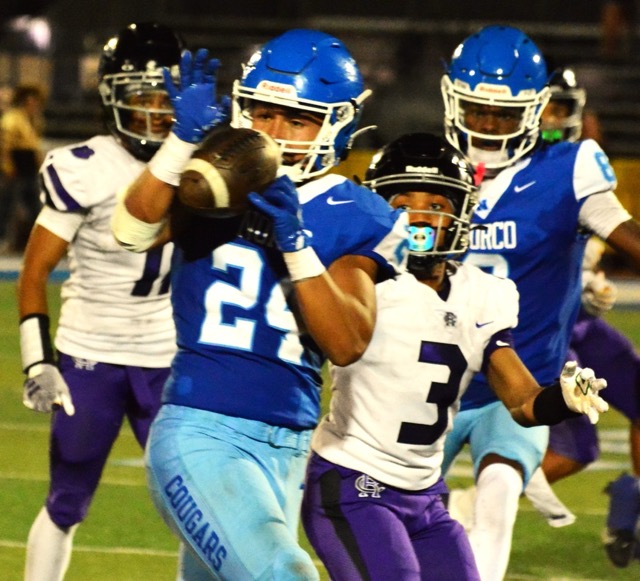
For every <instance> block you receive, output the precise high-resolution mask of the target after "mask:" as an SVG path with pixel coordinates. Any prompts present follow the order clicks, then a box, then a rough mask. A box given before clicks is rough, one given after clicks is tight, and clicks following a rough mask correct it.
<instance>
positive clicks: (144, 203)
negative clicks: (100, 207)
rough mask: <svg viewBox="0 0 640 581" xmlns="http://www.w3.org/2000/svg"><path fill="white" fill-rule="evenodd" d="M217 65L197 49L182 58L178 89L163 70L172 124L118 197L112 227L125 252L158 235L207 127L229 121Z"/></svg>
mask: <svg viewBox="0 0 640 581" xmlns="http://www.w3.org/2000/svg"><path fill="white" fill-rule="evenodd" d="M218 67H219V61H218V60H217V59H209V53H208V51H207V50H205V49H200V50H198V51H197V52H196V53H195V55H192V54H191V53H190V52H189V51H185V52H184V54H183V55H182V59H181V61H180V86H179V87H176V86H175V85H174V84H173V82H172V80H171V77H170V75H169V73H168V72H165V80H166V84H167V87H168V89H169V96H170V99H171V104H172V105H173V108H174V116H175V121H174V124H173V128H172V130H171V133H170V135H169V137H168V138H167V139H166V140H165V142H164V143H163V145H162V147H161V148H160V149H159V150H158V152H157V153H156V154H155V155H154V156H153V158H152V159H151V161H150V162H149V164H148V166H147V167H146V168H145V170H144V171H143V172H142V174H141V175H140V176H139V177H138V178H137V179H136V180H135V181H134V182H133V183H132V184H131V185H130V186H129V188H128V189H127V191H126V192H125V193H124V194H123V195H121V196H120V200H119V202H118V205H117V207H116V210H115V212H114V216H113V221H112V229H113V234H114V236H115V237H116V240H117V241H118V242H119V244H121V245H122V246H123V247H124V248H126V249H128V250H131V251H133V252H143V251H145V250H147V249H148V248H150V247H151V246H152V245H153V244H155V243H156V242H157V240H158V237H159V236H162V233H163V228H164V226H165V222H166V218H167V215H168V213H169V209H170V207H171V203H172V202H173V197H174V193H175V187H176V186H177V185H178V183H179V181H180V175H181V174H182V172H183V170H184V168H185V166H186V165H187V163H188V162H189V159H190V158H191V155H192V153H193V152H194V151H195V149H196V147H197V145H198V143H200V142H201V141H202V139H203V138H204V136H205V134H206V132H207V131H208V130H209V129H211V128H212V127H214V126H216V125H220V124H221V123H223V122H224V121H225V120H226V119H227V116H228V109H229V100H228V99H227V98H223V99H221V100H220V101H217V97H216V73H217V70H218Z"/></svg>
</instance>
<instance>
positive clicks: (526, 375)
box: [487, 348, 609, 426]
mask: <svg viewBox="0 0 640 581" xmlns="http://www.w3.org/2000/svg"><path fill="white" fill-rule="evenodd" d="M487 378H488V379H489V383H490V384H491V386H492V387H493V389H494V391H495V392H496V394H497V395H498V397H499V398H500V399H501V400H502V402H503V403H504V404H505V405H506V406H507V408H509V410H510V412H511V416H512V417H513V419H514V420H515V421H516V422H518V423H519V424H521V425H523V426H535V425H554V424H557V423H559V422H561V421H562V420H566V419H568V418H572V417H576V416H578V415H580V414H584V415H586V416H588V417H589V421H590V422H591V423H592V424H595V423H597V422H598V419H599V416H600V414H601V413H604V412H606V411H607V410H608V409H609V406H608V404H607V403H606V402H605V401H604V400H603V399H602V398H601V397H600V396H599V395H598V392H599V391H600V390H601V389H604V388H605V387H606V386H607V382H606V380H604V379H601V378H597V377H595V374H594V373H593V370H591V369H589V368H585V369H581V368H579V367H578V366H577V364H576V362H575V361H570V362H567V363H566V364H565V366H564V368H563V370H562V374H561V375H560V378H559V379H558V381H556V382H555V383H553V384H552V385H550V386H547V387H541V386H540V385H538V383H537V382H536V380H535V379H534V377H533V376H532V375H531V373H530V372H529V370H528V369H527V368H526V367H525V366H524V364H523V363H522V361H521V360H520V358H519V357H518V355H517V354H516V352H515V351H514V350H513V349H510V348H502V349H497V350H496V351H494V352H493V353H492V355H491V357H490V359H489V366H488V370H487Z"/></svg>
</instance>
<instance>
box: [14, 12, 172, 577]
mask: <svg viewBox="0 0 640 581" xmlns="http://www.w3.org/2000/svg"><path fill="white" fill-rule="evenodd" d="M182 47H183V43H182V40H181V39H180V38H179V37H178V36H177V35H176V34H175V33H174V32H173V31H172V30H171V29H170V28H168V27H166V26H162V25H160V24H155V23H148V22H144V23H133V24H130V25H129V26H127V27H125V28H123V29H122V30H120V31H119V32H118V33H117V34H116V35H115V36H114V37H112V38H111V39H109V40H108V41H107V43H106V44H105V47H104V49H103V52H102V55H101V58H100V66H99V89H100V94H101V96H102V98H103V106H104V112H105V117H106V124H107V127H108V129H109V133H110V134H108V135H97V136H94V137H92V138H91V139H88V140H87V141H84V142H82V143H75V144H72V145H69V146H64V147H58V148H55V149H53V150H51V151H50V152H49V153H48V154H47V156H46V159H45V160H44V163H43V165H42V167H41V169H40V183H41V195H42V199H43V202H44V206H43V208H42V210H41V211H40V214H39V215H38V218H37V220H36V223H35V225H34V227H33V229H32V231H31V234H30V236H29V241H28V243H27V247H26V251H25V255H24V261H23V265H22V270H21V272H20V277H19V280H18V308H19V312H20V348H21V355H22V367H23V369H24V372H25V374H26V375H27V379H26V381H25V385H24V393H23V402H24V404H25V405H26V406H27V407H28V408H31V409H34V410H36V411H39V412H53V413H52V418H51V435H50V447H49V464H50V483H49V490H48V494H47V498H46V502H45V505H44V506H43V507H42V509H41V510H40V512H39V514H38V516H37V517H36V519H35V521H34V523H33V525H32V526H31V530H30V532H29V538H28V541H27V555H26V567H25V577H24V578H25V580H26V581H59V580H60V579H62V578H63V577H64V575H65V572H66V570H67V567H68V565H69V562H70V559H71V552H72V544H73V538H74V534H75V532H76V530H77V528H78V526H79V524H80V523H81V522H82V521H83V520H84V519H85V517H86V516H87V512H88V510H89V507H90V505H91V502H92V500H93V497H94V494H95V492H96V489H97V487H98V484H99V482H100V477H101V475H102V471H103V469H104V466H105V464H106V462H107V458H108V457H109V453H110V451H111V448H112V446H113V443H114V442H115V440H116V438H117V437H118V434H119V433H120V428H121V427H122V423H123V421H124V420H125V418H126V419H127V420H128V421H129V423H130V424H131V428H132V430H133V433H134V435H135V437H136V439H137V441H138V443H139V444H140V446H141V447H144V446H145V443H146V441H147V436H148V433H149V428H150V426H151V420H152V419H153V417H154V416H155V414H156V413H157V411H158V409H159V408H160V396H161V393H162V388H163V386H164V383H165V381H166V379H167V377H168V376H169V366H170V364H171V359H172V357H173V355H174V353H175V350H176V347H175V327H174V325H173V322H172V320H171V301H170V299H169V268H170V264H171V250H172V247H171V245H166V246H164V247H162V248H156V249H153V250H151V251H150V252H147V253H143V254H139V255H135V254H132V253H130V252H127V251H125V250H124V249H122V248H121V247H120V246H118V244H116V243H115V241H114V239H113V236H112V234H111V217H112V214H113V209H114V207H115V205H116V194H117V193H118V192H119V191H120V190H121V189H122V188H125V187H126V186H127V185H128V184H129V183H130V182H131V180H133V179H135V178H136V177H137V176H138V175H139V174H140V173H141V172H142V170H143V169H144V168H145V164H146V162H147V161H148V160H149V159H150V158H151V157H152V156H153V154H154V153H155V152H156V151H157V150H158V148H159V147H160V145H161V144H162V142H163V140H164V139H165V138H166V137H167V135H168V134H169V131H170V129H171V126H172V124H173V108H172V106H171V102H170V100H169V94H168V92H167V90H166V88H165V85H164V75H163V67H170V68H172V69H173V72H174V74H175V75H176V76H177V72H178V71H177V69H178V64H179V62H180V56H181V51H182ZM65 256H66V257H67V258H68V260H69V270H70V273H69V278H68V279H67V280H66V281H65V282H64V283H63V285H62V307H61V311H60V318H59V321H58V325H57V331H56V336H55V347H56V349H57V356H56V353H55V350H54V348H53V345H52V342H51V338H50V334H49V308H48V304H47V281H48V280H49V275H50V273H51V272H52V271H53V269H54V268H55V267H56V265H57V264H58V263H59V262H60V261H61V260H62V259H63V258H65Z"/></svg>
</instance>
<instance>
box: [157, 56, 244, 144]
mask: <svg viewBox="0 0 640 581" xmlns="http://www.w3.org/2000/svg"><path fill="white" fill-rule="evenodd" d="M219 67H220V61H219V60H218V59H213V58H212V59H210V58H209V51H207V49H204V48H201V49H199V50H198V51H197V52H196V53H195V55H193V54H192V53H191V52H190V51H188V50H186V51H184V53H183V55H182V58H181V59H180V84H179V86H176V85H175V84H174V81H173V79H172V77H171V72H170V71H169V69H167V68H165V69H164V71H163V72H164V79H165V86H166V88H167V92H168V93H169V98H170V99H171V104H172V105H173V109H174V117H175V121H174V124H173V128H172V131H173V133H175V134H176V135H177V136H178V137H179V138H180V139H181V140H182V141H186V142H188V143H200V141H202V139H203V138H204V136H205V134H206V133H207V132H208V131H209V130H210V129H211V128H212V127H215V126H216V125H220V124H222V123H224V122H225V121H226V120H227V119H228V118H229V109H230V105H231V99H230V98H229V97H227V96H225V97H222V98H221V99H220V101H218V100H217V96H216V85H217V76H218V68H219Z"/></svg>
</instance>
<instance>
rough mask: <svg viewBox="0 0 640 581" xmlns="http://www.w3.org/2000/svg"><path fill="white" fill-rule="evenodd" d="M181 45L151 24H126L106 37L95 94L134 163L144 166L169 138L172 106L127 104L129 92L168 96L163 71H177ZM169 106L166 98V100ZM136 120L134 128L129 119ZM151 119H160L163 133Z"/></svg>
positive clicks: (170, 33)
mask: <svg viewBox="0 0 640 581" xmlns="http://www.w3.org/2000/svg"><path fill="white" fill-rule="evenodd" d="M183 49H184V43H183V42H182V40H181V39H180V37H179V36H177V35H176V34H175V33H174V32H173V31H172V30H171V29H170V28H168V27H166V26H163V25H161V24H156V23H152V22H140V23H133V24H129V25H128V26H127V27H125V28H123V29H122V30H120V31H119V32H118V33H117V34H116V35H115V36H114V37H112V38H110V39H109V40H108V41H107V42H106V44H105V46H104V48H103V50H102V55H101V57H100V64H99V67H98V75H99V79H100V80H99V84H98V92H99V94H100V97H101V99H102V105H103V109H104V111H105V114H106V115H105V117H106V125H107V128H108V129H109V131H110V132H111V133H112V134H113V136H114V137H115V138H116V139H117V140H118V141H119V142H120V143H121V144H122V145H123V146H124V147H125V148H126V149H127V150H128V151H129V152H130V153H131V154H132V155H133V156H134V157H136V158H138V159H140V160H142V161H148V160H149V159H151V157H152V156H153V154H154V153H155V152H156V151H157V150H158V148H159V147H160V145H161V144H162V142H163V141H164V137H165V136H166V134H167V133H168V128H169V127H170V123H171V116H172V112H173V110H172V109H171V108H170V106H169V105H168V104H167V105H162V106H159V107H150V106H148V105H136V104H129V102H128V97H129V96H130V95H131V94H132V93H139V94H144V93H146V92H148V93H158V92H163V93H166V90H165V87H164V76H163V72H162V70H163V68H164V67H168V68H170V69H174V70H176V71H177V68H178V65H179V62H180V57H181V55H182V50H183ZM167 102H168V99H167ZM134 115H136V116H137V117H136V118H137V119H139V120H140V123H137V124H136V127H135V128H133V127H130V125H132V123H131V120H132V119H133V117H134ZM152 115H154V116H164V118H165V120H166V122H165V123H164V126H166V127H167V129H166V130H164V129H163V130H162V131H160V132H157V131H154V125H153V123H152Z"/></svg>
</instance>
